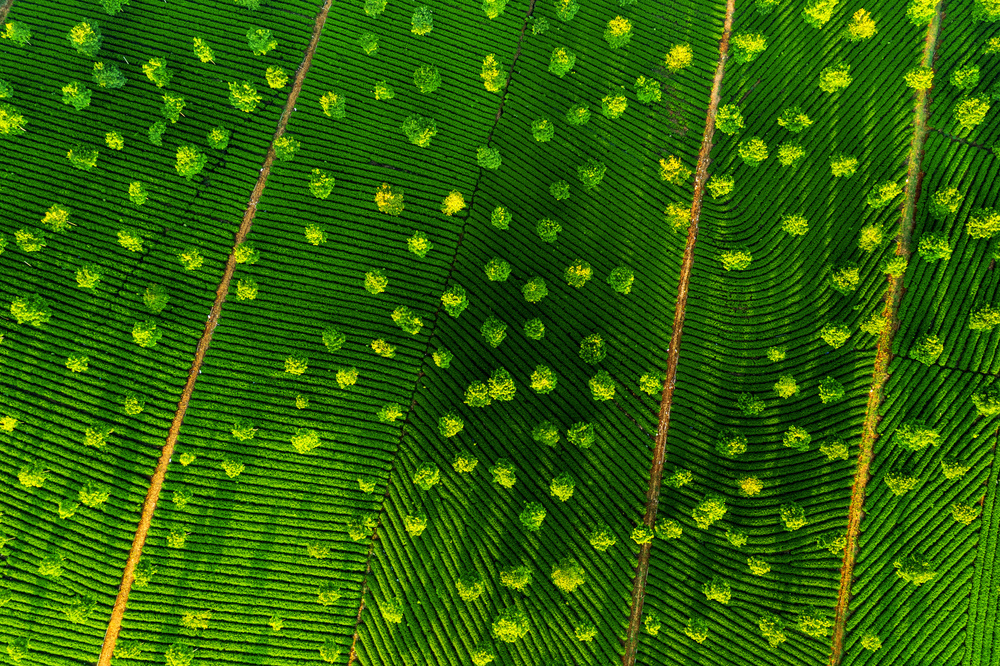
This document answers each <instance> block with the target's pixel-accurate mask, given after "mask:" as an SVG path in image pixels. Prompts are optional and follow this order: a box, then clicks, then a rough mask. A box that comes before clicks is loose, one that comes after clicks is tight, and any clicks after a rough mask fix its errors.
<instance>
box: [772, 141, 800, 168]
mask: <svg viewBox="0 0 1000 666" xmlns="http://www.w3.org/2000/svg"><path fill="white" fill-rule="evenodd" d="M805 156H806V151H805V149H804V148H802V146H801V144H799V143H796V142H793V141H784V142H782V143H780V144H778V164H780V165H781V166H795V165H796V164H798V163H799V162H801V161H802V158H803V157H805Z"/></svg>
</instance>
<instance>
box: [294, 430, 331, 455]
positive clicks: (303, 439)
mask: <svg viewBox="0 0 1000 666" xmlns="http://www.w3.org/2000/svg"><path fill="white" fill-rule="evenodd" d="M289 441H290V442H291V444H292V447H293V448H294V449H295V450H296V451H298V452H299V453H309V452H310V451H312V450H313V449H315V448H318V447H319V446H320V445H321V444H322V443H323V442H321V441H320V438H319V433H318V432H316V431H315V430H307V429H306V428H296V429H295V434H293V435H292V437H291V439H290V440H289Z"/></svg>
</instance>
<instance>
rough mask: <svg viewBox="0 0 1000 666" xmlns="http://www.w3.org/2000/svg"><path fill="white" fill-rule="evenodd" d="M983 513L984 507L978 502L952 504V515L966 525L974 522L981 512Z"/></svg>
mask: <svg viewBox="0 0 1000 666" xmlns="http://www.w3.org/2000/svg"><path fill="white" fill-rule="evenodd" d="M980 513H982V507H981V506H979V505H978V504H964V503H962V502H958V503H956V504H952V505H951V517H952V518H954V519H955V521H956V522H959V523H961V524H963V525H965V526H969V525H971V524H972V521H974V520H975V519H976V518H978V517H979V514H980Z"/></svg>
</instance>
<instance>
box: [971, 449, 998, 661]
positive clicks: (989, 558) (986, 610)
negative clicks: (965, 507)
mask: <svg viewBox="0 0 1000 666" xmlns="http://www.w3.org/2000/svg"><path fill="white" fill-rule="evenodd" d="M998 483H1000V465H997V431H996V430H994V432H993V458H992V460H990V470H989V474H987V476H986V490H985V491H984V494H983V496H982V497H981V498H979V504H980V505H981V506H982V507H983V509H982V513H981V514H980V521H982V522H981V523H980V527H979V543H978V544H977V546H976V559H975V562H974V563H973V569H972V572H973V573H972V577H973V578H972V593H971V595H970V598H969V619H968V623H967V625H966V629H965V655H964V657H963V659H962V663H963V664H967V665H968V666H977V665H978V664H989V663H995V662H996V660H995V659H993V660H992V661H991V657H992V653H993V652H995V651H996V650H1000V643H998V642H997V640H996V634H997V633H998V632H997V626H996V625H997V614H998V611H1000V599H998V598H996V595H995V594H994V590H996V585H984V582H985V583H989V582H992V581H993V580H995V579H996V578H997V576H998V575H1000V569H997V568H996V567H994V566H992V565H991V564H990V563H991V562H993V561H995V560H996V558H997V555H998V548H997V542H998V539H997V537H996V535H995V534H993V532H996V530H997V529H1000V499H998V494H997V492H996V488H997V484H998ZM991 485H992V486H993V489H994V490H993V492H992V493H991V492H990V486H991ZM984 551H985V555H984V554H983V553H984ZM984 571H985V574H984ZM988 574H992V575H988ZM981 578H986V581H983V580H981ZM977 593H978V594H977ZM977 625H983V630H982V631H978V630H976V626H977ZM983 653H985V654H983ZM977 657H978V659H977Z"/></svg>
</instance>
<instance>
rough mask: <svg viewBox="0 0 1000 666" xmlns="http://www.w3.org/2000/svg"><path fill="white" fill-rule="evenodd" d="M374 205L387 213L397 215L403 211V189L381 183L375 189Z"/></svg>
mask: <svg viewBox="0 0 1000 666" xmlns="http://www.w3.org/2000/svg"><path fill="white" fill-rule="evenodd" d="M375 205H376V206H378V209H379V210H380V211H382V212H383V213H386V214H387V215H399V214H400V213H402V212H403V190H401V189H399V188H393V187H392V186H391V185H389V184H388V183H382V185H380V186H379V188H378V189H376V190H375Z"/></svg>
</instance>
